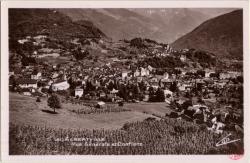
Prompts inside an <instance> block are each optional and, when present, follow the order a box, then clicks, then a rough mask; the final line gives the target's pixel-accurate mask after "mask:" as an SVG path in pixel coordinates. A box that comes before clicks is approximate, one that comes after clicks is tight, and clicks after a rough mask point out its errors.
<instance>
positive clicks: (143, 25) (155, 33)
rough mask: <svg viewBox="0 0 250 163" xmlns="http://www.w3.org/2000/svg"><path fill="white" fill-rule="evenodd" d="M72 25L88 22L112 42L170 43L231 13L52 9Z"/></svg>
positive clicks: (159, 9)
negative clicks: (72, 22) (141, 40)
mask: <svg viewBox="0 0 250 163" xmlns="http://www.w3.org/2000/svg"><path fill="white" fill-rule="evenodd" d="M56 10H57V11H59V12H61V13H63V14H65V15H67V16H69V17H70V18H71V19H72V20H73V21H78V20H88V21H91V22H93V23H94V25H95V26H96V27H98V28H99V29H100V30H101V31H103V33H105V34H106V35H107V36H109V37H111V38H112V39H113V40H114V41H117V40H121V39H133V38H135V37H142V38H150V39H153V40H156V41H158V42H163V43H171V42H173V41H175V40H176V39H178V38H179V37H181V36H183V35H184V34H186V33H188V32H190V31H191V30H193V29H194V28H195V27H197V26H198V25H200V24H201V23H202V22H204V21H206V20H208V19H210V18H212V17H215V16H218V15H220V14H222V13H226V12H229V11H232V10H233V9H198V8H164V9H161V8H157V9H150V8H136V9H135V8H134V9H124V8H116V9H114V8H112V9H111V8H101V9H99V8H98V9H56Z"/></svg>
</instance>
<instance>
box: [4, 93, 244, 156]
mask: <svg viewBox="0 0 250 163" xmlns="http://www.w3.org/2000/svg"><path fill="white" fill-rule="evenodd" d="M10 97H11V98H10V148H9V149H10V154H12V155H20V154H22V155H23V154H24V155H46V154H60V155H63V154H70V155H73V154H79V155H84V154H88V155H89V154H92V155H97V154H103V155H106V154H122V155H124V154H132V155H134V154H142V155H144V154H237V153H242V152H243V136H242V135H239V134H237V133H235V132H230V133H231V134H232V136H233V138H234V139H241V141H238V142H235V143H230V144H227V145H222V146H219V147H216V146H215V144H216V143H217V142H218V141H220V140H221V139H222V138H223V137H225V136H227V135H228V134H229V132H224V133H223V134H222V135H217V134H213V133H210V132H209V131H207V129H206V126H203V125H196V124H194V123H192V122H186V121H180V120H177V119H170V118H164V119H159V118H157V117H158V116H164V115H165V113H166V112H168V111H169V109H168V108H167V107H166V104H164V103H156V104H150V103H149V104H146V103H144V104H125V106H124V107H126V108H130V110H131V111H126V112H111V113H103V114H83V115H78V114H76V113H72V112H71V111H70V109H72V108H73V107H74V108H77V107H79V106H76V105H72V104H71V105H70V104H66V105H63V109H60V110H58V114H49V113H46V112H43V111H42V110H48V109H49V108H48V107H47V105H46V99H42V102H41V103H36V102H35V100H36V99H35V98H32V97H25V96H22V95H18V94H12V93H11V94H10ZM152 114H154V115H157V116H156V117H155V116H153V115H152ZM148 117H155V118H156V119H155V120H154V119H147V120H145V119H146V118H148Z"/></svg>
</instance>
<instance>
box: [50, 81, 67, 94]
mask: <svg viewBox="0 0 250 163" xmlns="http://www.w3.org/2000/svg"><path fill="white" fill-rule="evenodd" d="M68 88H69V83H68V82H67V81H66V80H62V81H57V82H55V83H53V84H52V90H53V91H61V90H66V89H68Z"/></svg>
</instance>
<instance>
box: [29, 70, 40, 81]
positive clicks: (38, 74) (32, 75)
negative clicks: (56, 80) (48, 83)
mask: <svg viewBox="0 0 250 163" xmlns="http://www.w3.org/2000/svg"><path fill="white" fill-rule="evenodd" d="M41 78H42V73H41V72H33V73H32V74H31V79H34V80H38V79H41Z"/></svg>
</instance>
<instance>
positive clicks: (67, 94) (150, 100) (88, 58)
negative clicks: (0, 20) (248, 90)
mask: <svg viewBox="0 0 250 163" xmlns="http://www.w3.org/2000/svg"><path fill="white" fill-rule="evenodd" d="M176 3H178V2H176ZM244 10H245V8H243V7H237V6H236V7H221V6H219V7H216V6H215V7H206V6H202V7H183V6H180V7H161V6H159V7H157V8H155V7H145V8H144V7H140V8H137V7H134V8H133V6H131V7H125V8H124V7H122V6H120V7H115V8H112V6H110V7H103V8H101V7H98V8H94V7H93V8H91V7H81V6H79V7H77V8H76V7H74V8H70V7H54V6H53V7H30V6H29V7H27V8H26V7H9V8H8V9H7V11H8V15H7V22H8V29H7V30H8V34H6V35H7V37H8V39H7V40H6V41H7V42H8V47H2V48H6V49H8V54H4V55H6V56H7V57H8V63H6V64H7V65H8V66H7V67H8V72H7V73H6V74H7V76H5V77H6V79H5V80H6V81H7V83H8V86H7V87H8V88H6V89H7V90H8V91H7V93H6V95H8V99H9V100H8V102H7V105H8V115H7V116H8V122H6V123H7V125H8V130H7V131H8V138H7V140H8V142H7V144H8V146H6V147H8V149H6V150H7V151H8V155H9V156H19V155H22V156H23V155H45V156H46V155H80V156H81V155H125V156H126V155H227V156H228V158H229V159H231V160H238V159H240V158H241V157H243V156H244V153H245V147H246V145H247V144H246V143H245V141H244V131H245V130H244V129H245V128H246V126H245V120H246V119H245V117H244V112H245V109H246V108H245V104H244V103H245V100H244V84H245V76H244V71H245V70H244V71H243V69H244V67H243V66H244V64H243V63H244V59H243V58H244V55H245V54H244V49H243V47H244V46H243V44H244V41H245V40H244V39H243V36H244V23H245V22H244V19H243V17H244V16H245V15H244ZM2 55H3V54H2ZM2 55H1V56H2ZM248 55H249V54H248ZM1 75H2V74H1ZM2 80H3V79H2Z"/></svg>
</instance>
